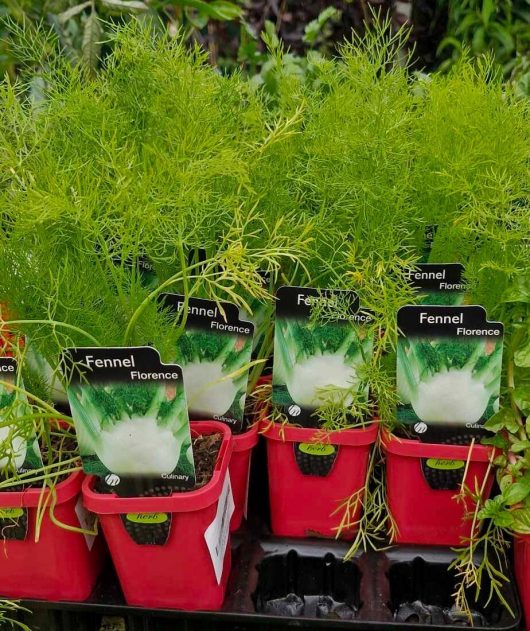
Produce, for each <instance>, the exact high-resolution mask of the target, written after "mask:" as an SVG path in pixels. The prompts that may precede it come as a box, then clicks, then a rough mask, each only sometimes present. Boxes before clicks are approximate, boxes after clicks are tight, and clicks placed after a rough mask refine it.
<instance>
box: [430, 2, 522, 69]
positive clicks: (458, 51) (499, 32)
mask: <svg viewBox="0 0 530 631" xmlns="http://www.w3.org/2000/svg"><path fill="white" fill-rule="evenodd" d="M444 4H446V6H447V11H448V22H447V32H446V35H445V37H444V38H443V39H442V41H441V42H440V45H439V46H438V51H437V53H438V56H439V58H440V59H441V63H440V69H441V70H446V69H447V68H448V67H449V66H450V65H451V64H453V63H454V62H455V61H456V60H457V59H459V58H460V57H461V56H462V53H463V50H464V49H465V48H466V47H468V48H469V49H470V50H471V52H472V54H473V55H476V56H479V55H483V54H485V53H491V54H493V56H494V59H495V62H496V64H498V65H499V66H500V68H501V69H502V73H503V75H504V77H506V78H508V77H509V76H510V75H511V73H512V71H513V69H514V67H515V64H516V59H517V55H518V53H524V52H526V51H528V48H529V46H530V7H529V6H528V3H527V2H526V0H501V1H500V2H499V1H496V0H461V1H459V0H445V2H444Z"/></svg>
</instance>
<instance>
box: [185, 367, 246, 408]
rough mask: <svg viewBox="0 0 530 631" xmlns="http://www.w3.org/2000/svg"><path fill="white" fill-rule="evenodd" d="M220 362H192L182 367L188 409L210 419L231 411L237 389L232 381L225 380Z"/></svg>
mask: <svg viewBox="0 0 530 631" xmlns="http://www.w3.org/2000/svg"><path fill="white" fill-rule="evenodd" d="M225 376H226V375H225V373H224V372H223V364H222V362H220V361H213V362H190V363H189V364H185V365H184V366H183V367H182V377H183V381H184V390H185V391H186V399H187V401H188V408H189V409H190V410H193V413H194V414H195V415H197V414H199V415H202V416H204V417H205V418H210V417H212V416H213V415H214V414H215V415H222V414H224V413H225V412H227V411H228V410H229V409H230V406H231V405H232V402H233V401H234V397H235V396H236V392H237V388H236V386H235V384H234V382H233V381H232V380H231V379H225V380H224V381H221V379H223V377H225Z"/></svg>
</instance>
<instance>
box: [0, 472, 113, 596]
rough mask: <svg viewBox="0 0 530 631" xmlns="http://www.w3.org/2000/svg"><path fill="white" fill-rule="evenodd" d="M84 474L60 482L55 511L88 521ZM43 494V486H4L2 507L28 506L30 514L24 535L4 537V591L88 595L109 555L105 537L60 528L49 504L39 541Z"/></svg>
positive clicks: (68, 519) (0, 586) (0, 563)
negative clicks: (11, 489) (19, 488)
mask: <svg viewBox="0 0 530 631" xmlns="http://www.w3.org/2000/svg"><path fill="white" fill-rule="evenodd" d="M83 478H84V475H83V473H82V472H81V471H78V472H76V473H72V475H70V476H69V477H68V478H67V479H66V480H64V481H63V482H60V483H59V484H57V486H56V503H55V507H54V510H53V515H54V518H55V519H56V520H57V521H58V522H60V523H62V524H67V525H69V526H74V527H76V528H80V527H81V526H83V527H86V522H85V519H86V517H87V514H86V511H85V509H84V508H83V505H82V502H81V494H80V491H81V484H82V482H83ZM39 500H40V501H41V502H42V500H43V498H42V489H28V490H26V491H21V492H0V510H2V509H3V510H4V511H5V510H6V509H7V508H26V509H27V516H28V530H27V534H26V537H25V539H24V540H20V541H18V540H13V539H4V540H3V541H2V542H1V543H0V548H1V550H0V593H1V594H2V596H6V597H8V598H32V599H33V598H35V599H44V600H54V601H57V600H71V601H81V600H86V599H87V598H88V597H89V596H90V593H91V592H92V589H93V588H94V585H95V583H96V580H97V578H98V576H99V573H100V570H101V568H102V565H103V562H104V560H105V546H104V542H103V538H102V537H101V536H97V537H91V536H89V535H87V536H85V535H84V534H82V533H80V532H73V531H70V530H66V529H65V528H61V527H60V526H57V525H56V524H54V523H53V522H52V520H51V519H50V515H49V511H48V510H46V512H45V514H44V518H43V520H42V525H41V529H40V535H39V540H38V541H37V542H36V541H35V525H36V517H37V506H38V505H39Z"/></svg>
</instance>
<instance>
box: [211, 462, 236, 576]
mask: <svg viewBox="0 0 530 631" xmlns="http://www.w3.org/2000/svg"><path fill="white" fill-rule="evenodd" d="M233 513H234V498H233V496H232V486H231V484H230V476H229V475H228V473H227V474H226V477H225V481H224V483H223V490H222V491H221V496H220V497H219V502H218V503H217V513H216V515H215V518H214V520H213V521H212V523H211V524H210V525H209V526H208V528H207V529H206V530H205V532H204V539H205V540H206V545H207V546H208V550H209V551H210V556H211V558H212V563H213V569H214V572H215V578H216V579H217V583H221V578H222V576H223V566H224V558H225V552H226V546H227V545H228V539H229V532H230V520H231V518H232V515H233Z"/></svg>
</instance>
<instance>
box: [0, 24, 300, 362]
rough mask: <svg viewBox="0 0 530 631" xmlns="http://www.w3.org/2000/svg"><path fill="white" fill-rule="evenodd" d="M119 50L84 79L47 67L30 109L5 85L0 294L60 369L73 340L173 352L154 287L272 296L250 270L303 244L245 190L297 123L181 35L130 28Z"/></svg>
mask: <svg viewBox="0 0 530 631" xmlns="http://www.w3.org/2000/svg"><path fill="white" fill-rule="evenodd" d="M115 39H116V41H115V46H114V52H113V54H112V55H111V56H110V57H109V58H108V60H107V62H106V66H105V68H104V69H103V70H102V72H101V73H100V74H99V76H98V77H96V78H95V79H94V80H92V81H88V80H87V78H86V76H85V74H84V73H83V70H82V69H80V68H75V67H71V66H68V65H66V64H61V63H60V61H58V62H57V64H55V65H53V64H52V65H51V67H50V71H49V72H48V74H47V75H46V77H45V83H46V101H45V104H44V105H43V106H41V107H40V108H39V109H38V110H35V109H34V108H33V107H32V106H31V103H30V102H28V101H24V100H23V98H21V94H20V93H21V88H22V86H19V85H12V84H10V83H9V82H6V83H4V84H2V86H1V88H0V103H1V107H2V108H3V109H4V110H5V112H6V116H5V117H3V119H2V123H0V125H1V126H0V154H1V155H2V159H1V160H2V164H1V167H2V169H1V170H2V174H3V176H2V181H1V190H0V197H1V202H0V205H1V207H2V209H3V227H4V230H3V232H2V235H1V236H0V239H1V241H2V243H1V250H2V252H1V255H0V259H1V260H0V265H1V267H2V269H3V270H4V273H3V274H2V280H1V281H0V295H1V296H5V297H6V298H7V299H8V301H9V307H10V312H11V313H13V314H14V318H12V319H13V320H14V322H12V324H11V327H12V328H16V329H17V330H20V331H21V332H23V333H25V334H27V335H28V337H29V339H30V341H31V346H32V347H33V348H35V349H36V350H37V351H38V352H39V353H41V354H42V355H43V356H44V357H45V358H46V359H47V360H48V361H49V362H50V364H51V365H52V366H53V367H55V366H56V365H57V357H58V353H59V352H60V350H61V349H62V348H64V347H65V346H69V345H72V344H73V345H75V344H77V345H90V344H97V345H120V344H124V343H126V344H145V343H153V344H154V345H155V346H156V347H157V348H158V349H159V350H160V351H161V352H162V355H163V356H164V357H167V356H168V354H169V352H170V349H171V348H172V347H173V344H174V338H175V334H176V333H178V332H179V330H178V328H175V326H174V325H173V323H168V322H167V319H166V318H165V316H164V314H159V313H157V310H156V296H157V294H158V293H159V292H161V291H164V290H166V291H167V290H170V291H176V292H181V293H185V294H186V295H187V296H191V295H200V296H204V297H209V298H212V299H215V300H222V299H224V300H227V299H228V300H232V301H234V302H236V303H237V304H239V305H240V306H245V305H246V301H245V299H244V296H253V297H258V298H262V299H270V298H269V295H268V293H267V291H266V290H265V289H264V288H263V287H262V283H261V277H260V276H259V270H260V269H265V270H269V271H277V269H278V268H279V266H280V263H281V262H282V260H284V259H286V260H292V261H296V260H298V258H299V257H301V256H303V255H304V251H305V249H306V247H307V244H308V243H309V240H310V237H309V235H308V232H309V228H308V226H307V225H305V224H302V223H301V222H300V220H299V219H298V218H296V217H294V216H291V215H289V214H286V213H279V212H278V213H277V216H276V218H270V217H266V216H265V215H264V214H263V213H261V211H260V208H259V194H258V192H257V191H256V190H254V188H253V187H252V184H251V182H252V176H251V174H252V172H253V171H254V170H260V171H263V170H266V169H267V168H269V169H270V168H272V167H271V162H270V161H269V160H267V158H268V152H270V151H272V150H273V149H275V147H276V146H277V145H279V144H281V143H282V142H283V141H284V140H285V139H289V137H290V136H291V134H292V133H293V129H292V128H293V126H294V125H295V123H296V117H295V119H293V118H289V119H282V118H281V117H280V116H277V117H276V120H274V121H269V120H266V117H265V109H264V106H263V103H262V101H261V98H260V96H259V94H257V93H256V92H254V91H253V90H251V89H250V88H249V87H248V85H247V84H246V83H245V82H243V81H242V79H241V78H240V77H238V76H233V77H229V78H227V77H222V76H220V75H218V74H217V73H216V72H215V71H214V70H213V69H212V68H211V67H209V66H208V65H207V64H206V55H205V53H204V52H202V51H201V50H199V49H198V48H193V49H189V48H188V47H187V46H186V45H185V44H184V42H183V41H182V40H181V39H179V38H176V39H171V38H169V36H164V37H160V38H155V37H154V36H153V34H152V32H151V31H149V30H148V29H144V28H142V27H141V26H139V25H137V24H131V25H129V26H127V27H125V28H121V29H118V30H117V31H116V34H115ZM268 180H269V181H270V180H271V178H270V176H269V178H268ZM198 249H201V250H203V251H204V252H206V257H205V259H204V260H201V261H198V260H197V258H196V256H195V253H196V251H197V250H198ZM145 260H148V261H149V262H150V263H152V265H153V268H154V271H155V273H156V275H157V278H158V281H159V284H158V288H157V289H154V290H151V291H150V290H149V289H147V288H146V286H145V283H144V282H143V275H142V273H141V271H140V270H141V267H142V264H143V262H144V261H145ZM30 321H31V322H30Z"/></svg>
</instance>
